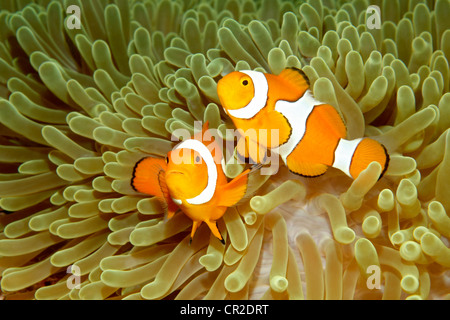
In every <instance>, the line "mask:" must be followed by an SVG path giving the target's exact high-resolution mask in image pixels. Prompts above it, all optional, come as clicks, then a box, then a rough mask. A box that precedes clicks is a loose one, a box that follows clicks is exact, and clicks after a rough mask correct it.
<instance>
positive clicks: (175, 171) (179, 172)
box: [167, 170, 184, 174]
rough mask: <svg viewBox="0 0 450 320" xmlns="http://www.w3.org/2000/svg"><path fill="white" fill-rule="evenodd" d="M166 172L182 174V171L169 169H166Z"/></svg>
mask: <svg viewBox="0 0 450 320" xmlns="http://www.w3.org/2000/svg"><path fill="white" fill-rule="evenodd" d="M167 174H184V172H181V171H177V170H170V171H167Z"/></svg>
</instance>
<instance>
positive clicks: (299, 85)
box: [279, 67, 309, 92]
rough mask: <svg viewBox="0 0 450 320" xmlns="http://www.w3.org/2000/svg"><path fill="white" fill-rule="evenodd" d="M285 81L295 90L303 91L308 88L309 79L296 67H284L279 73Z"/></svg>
mask: <svg viewBox="0 0 450 320" xmlns="http://www.w3.org/2000/svg"><path fill="white" fill-rule="evenodd" d="M279 77H281V78H283V79H284V80H285V81H286V82H288V83H290V84H291V85H292V86H293V87H295V88H296V89H297V90H299V91H301V92H304V91H306V90H307V89H308V88H309V79H308V78H307V77H306V75H305V73H304V72H303V71H302V70H300V69H297V68H294V67H290V68H286V69H284V70H283V71H281V73H280V74H279Z"/></svg>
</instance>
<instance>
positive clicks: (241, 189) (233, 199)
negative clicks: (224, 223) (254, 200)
mask: <svg viewBox="0 0 450 320" xmlns="http://www.w3.org/2000/svg"><path fill="white" fill-rule="evenodd" d="M249 172H250V169H247V170H245V171H244V172H242V173H241V174H240V175H238V176H237V177H236V178H234V179H233V180H231V181H230V182H228V183H227V184H226V185H225V186H224V187H223V188H222V189H221V190H220V193H219V195H220V199H219V201H218V205H219V206H224V207H231V206H234V205H235V204H236V203H238V202H239V200H241V199H242V198H243V197H244V195H245V192H246V191H247V183H248V173H249Z"/></svg>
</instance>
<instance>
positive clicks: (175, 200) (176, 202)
mask: <svg viewBox="0 0 450 320" xmlns="http://www.w3.org/2000/svg"><path fill="white" fill-rule="evenodd" d="M172 201H173V202H174V203H175V204H176V205H178V206H181V205H182V203H183V202H182V201H181V200H180V199H175V198H172Z"/></svg>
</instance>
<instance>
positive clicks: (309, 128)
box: [217, 68, 389, 179]
mask: <svg viewBox="0 0 450 320" xmlns="http://www.w3.org/2000/svg"><path fill="white" fill-rule="evenodd" d="M217 92H218V95H219V98H220V101H221V103H222V106H223V108H224V109H225V112H226V113H227V114H228V115H229V116H230V118H231V119H232V121H233V123H234V124H235V126H236V128H237V129H238V130H239V132H240V133H241V135H242V136H243V137H244V139H240V141H238V146H237V148H238V152H239V153H240V154H241V155H243V156H245V157H246V158H251V159H252V160H253V161H254V162H256V163H260V162H262V161H263V160H264V158H265V155H266V152H267V149H270V150H271V152H275V153H278V154H279V155H280V156H281V158H282V159H283V161H284V163H285V164H286V165H287V167H288V168H289V170H290V171H292V172H294V173H296V174H299V175H302V176H306V177H315V176H320V175H322V174H324V173H325V172H326V170H327V169H328V168H329V167H330V166H332V167H335V168H338V169H340V170H341V171H343V172H344V173H346V174H347V175H348V176H350V177H351V178H354V179H355V178H356V177H357V176H358V175H359V174H360V173H361V172H362V171H363V170H364V169H366V168H367V166H368V165H369V164H370V163H371V162H372V161H377V162H379V163H380V165H381V167H382V168H383V172H382V174H383V173H384V172H385V170H386V169H387V166H388V163H389V156H388V154H387V152H386V149H385V148H384V146H383V145H381V144H380V143H378V142H377V141H375V140H373V139H370V138H362V139H355V140H346V139H345V137H346V134H347V130H346V127H345V124H344V122H343V120H342V118H341V117H340V115H339V113H338V112H337V111H336V109H334V108H333V107H332V106H330V105H328V104H325V103H323V102H320V101H318V100H316V99H315V98H314V97H313V95H312V93H311V90H310V89H309V82H308V80H307V78H306V77H305V75H304V74H303V72H302V71H301V70H299V69H296V68H287V69H285V70H283V71H282V72H281V73H280V74H279V75H278V76H277V75H272V74H264V73H261V72H257V71H241V72H238V71H235V72H232V73H230V74H228V75H226V76H225V77H224V78H222V79H221V80H220V81H219V83H218V86H217ZM255 129H256V130H255ZM261 129H264V130H261ZM273 129H276V130H277V131H276V133H277V135H275V136H274V135H273V131H272V130H273ZM255 131H256V133H255ZM248 132H250V133H248Z"/></svg>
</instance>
